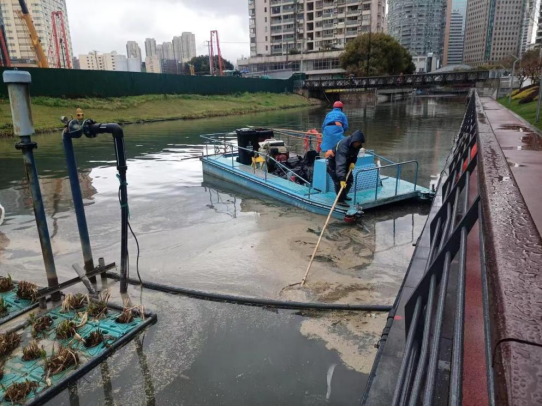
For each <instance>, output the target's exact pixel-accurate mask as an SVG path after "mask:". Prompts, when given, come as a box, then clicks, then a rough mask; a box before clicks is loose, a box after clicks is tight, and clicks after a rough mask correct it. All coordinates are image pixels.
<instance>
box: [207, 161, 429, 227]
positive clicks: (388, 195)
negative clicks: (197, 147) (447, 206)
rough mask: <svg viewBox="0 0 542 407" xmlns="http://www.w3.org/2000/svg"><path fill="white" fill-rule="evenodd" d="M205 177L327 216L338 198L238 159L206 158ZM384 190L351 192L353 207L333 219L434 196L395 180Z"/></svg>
mask: <svg viewBox="0 0 542 407" xmlns="http://www.w3.org/2000/svg"><path fill="white" fill-rule="evenodd" d="M202 161H203V164H204V165H203V171H204V174H210V175H213V176H215V177H218V178H221V179H224V180H226V181H230V182H233V183H235V184H238V185H241V186H245V187H247V188H248V189H252V190H255V191H256V192H260V193H262V194H264V195H266V196H269V197H272V198H276V199H279V200H282V201H286V202H288V203H292V204H294V205H296V206H298V207H301V208H304V209H307V210H311V211H313V212H317V213H321V214H327V213H329V210H330V209H331V207H332V206H333V203H334V201H335V198H336V194H335V193H334V192H321V191H318V190H316V189H314V188H309V187H307V186H305V185H300V184H298V183H295V182H292V181H290V180H287V179H284V178H281V177H279V176H276V175H273V174H270V173H267V171H266V170H262V169H254V168H253V167H252V166H249V165H244V164H241V163H239V162H237V161H236V155H234V156H231V155H222V156H207V157H204V158H203V159H202ZM381 181H382V182H381V186H379V187H378V190H376V189H375V188H370V189H363V190H359V191H352V192H351V193H350V194H348V196H349V197H350V198H351V199H352V200H351V201H349V203H350V204H351V205H350V207H338V208H336V210H335V211H334V216H335V217H337V218H343V217H344V215H345V214H346V213H350V214H352V213H361V210H364V209H370V208H374V207H377V206H381V205H384V204H388V203H392V202H397V201H402V200H405V199H410V198H416V197H420V196H424V195H431V192H430V191H429V190H428V189H427V188H423V187H420V186H416V185H415V184H413V183H411V182H408V181H404V180H397V179H396V178H393V177H382V178H381Z"/></svg>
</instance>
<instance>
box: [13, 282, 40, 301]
mask: <svg viewBox="0 0 542 407" xmlns="http://www.w3.org/2000/svg"><path fill="white" fill-rule="evenodd" d="M17 297H19V298H21V299H23V300H30V301H32V302H35V301H36V298H37V297H38V286H37V285H36V284H33V283H30V282H28V281H20V282H19V283H18V284H17Z"/></svg>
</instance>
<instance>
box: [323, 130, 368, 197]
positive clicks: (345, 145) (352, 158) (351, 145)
mask: <svg viewBox="0 0 542 407" xmlns="http://www.w3.org/2000/svg"><path fill="white" fill-rule="evenodd" d="M363 143H365V136H364V135H363V133H362V132H361V131H360V130H357V131H355V132H354V133H353V134H352V135H351V136H349V137H345V138H344V139H342V140H341V141H339V142H338V143H337V145H336V146H335V147H334V148H333V155H331V156H330V157H329V158H328V160H327V172H328V173H329V175H330V176H331V178H332V179H333V182H334V184H335V192H336V193H337V194H338V193H339V191H340V190H341V188H344V189H343V191H342V193H341V196H340V197H339V201H338V203H339V204H340V205H348V204H347V203H346V201H350V198H348V196H347V195H348V192H349V191H350V188H351V187H352V182H353V179H354V175H353V174H351V175H350V177H348V179H346V175H347V174H348V171H350V170H352V171H353V170H354V167H355V166H356V161H357V159H358V154H359V150H361V148H362V147H363Z"/></svg>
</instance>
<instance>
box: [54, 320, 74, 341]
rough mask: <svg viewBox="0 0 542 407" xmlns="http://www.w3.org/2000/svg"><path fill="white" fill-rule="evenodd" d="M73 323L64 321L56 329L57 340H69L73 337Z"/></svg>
mask: <svg viewBox="0 0 542 407" xmlns="http://www.w3.org/2000/svg"><path fill="white" fill-rule="evenodd" d="M75 332H76V329H75V322H73V321H69V320H67V319H65V320H64V321H62V322H61V323H60V324H58V326H57V327H56V337H57V339H70V338H72V337H73V335H75Z"/></svg>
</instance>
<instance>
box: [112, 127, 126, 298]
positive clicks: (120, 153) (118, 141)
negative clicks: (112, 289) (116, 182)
mask: <svg viewBox="0 0 542 407" xmlns="http://www.w3.org/2000/svg"><path fill="white" fill-rule="evenodd" d="M113 140H114V142H115V154H116V156H117V170H118V172H119V179H120V209H121V242H120V275H121V280H120V293H121V294H126V292H127V291H128V281H127V279H128V216H129V214H128V188H127V186H128V184H127V182H126V171H127V169H128V167H127V166H126V154H125V151H124V137H123V135H114V136H113Z"/></svg>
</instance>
